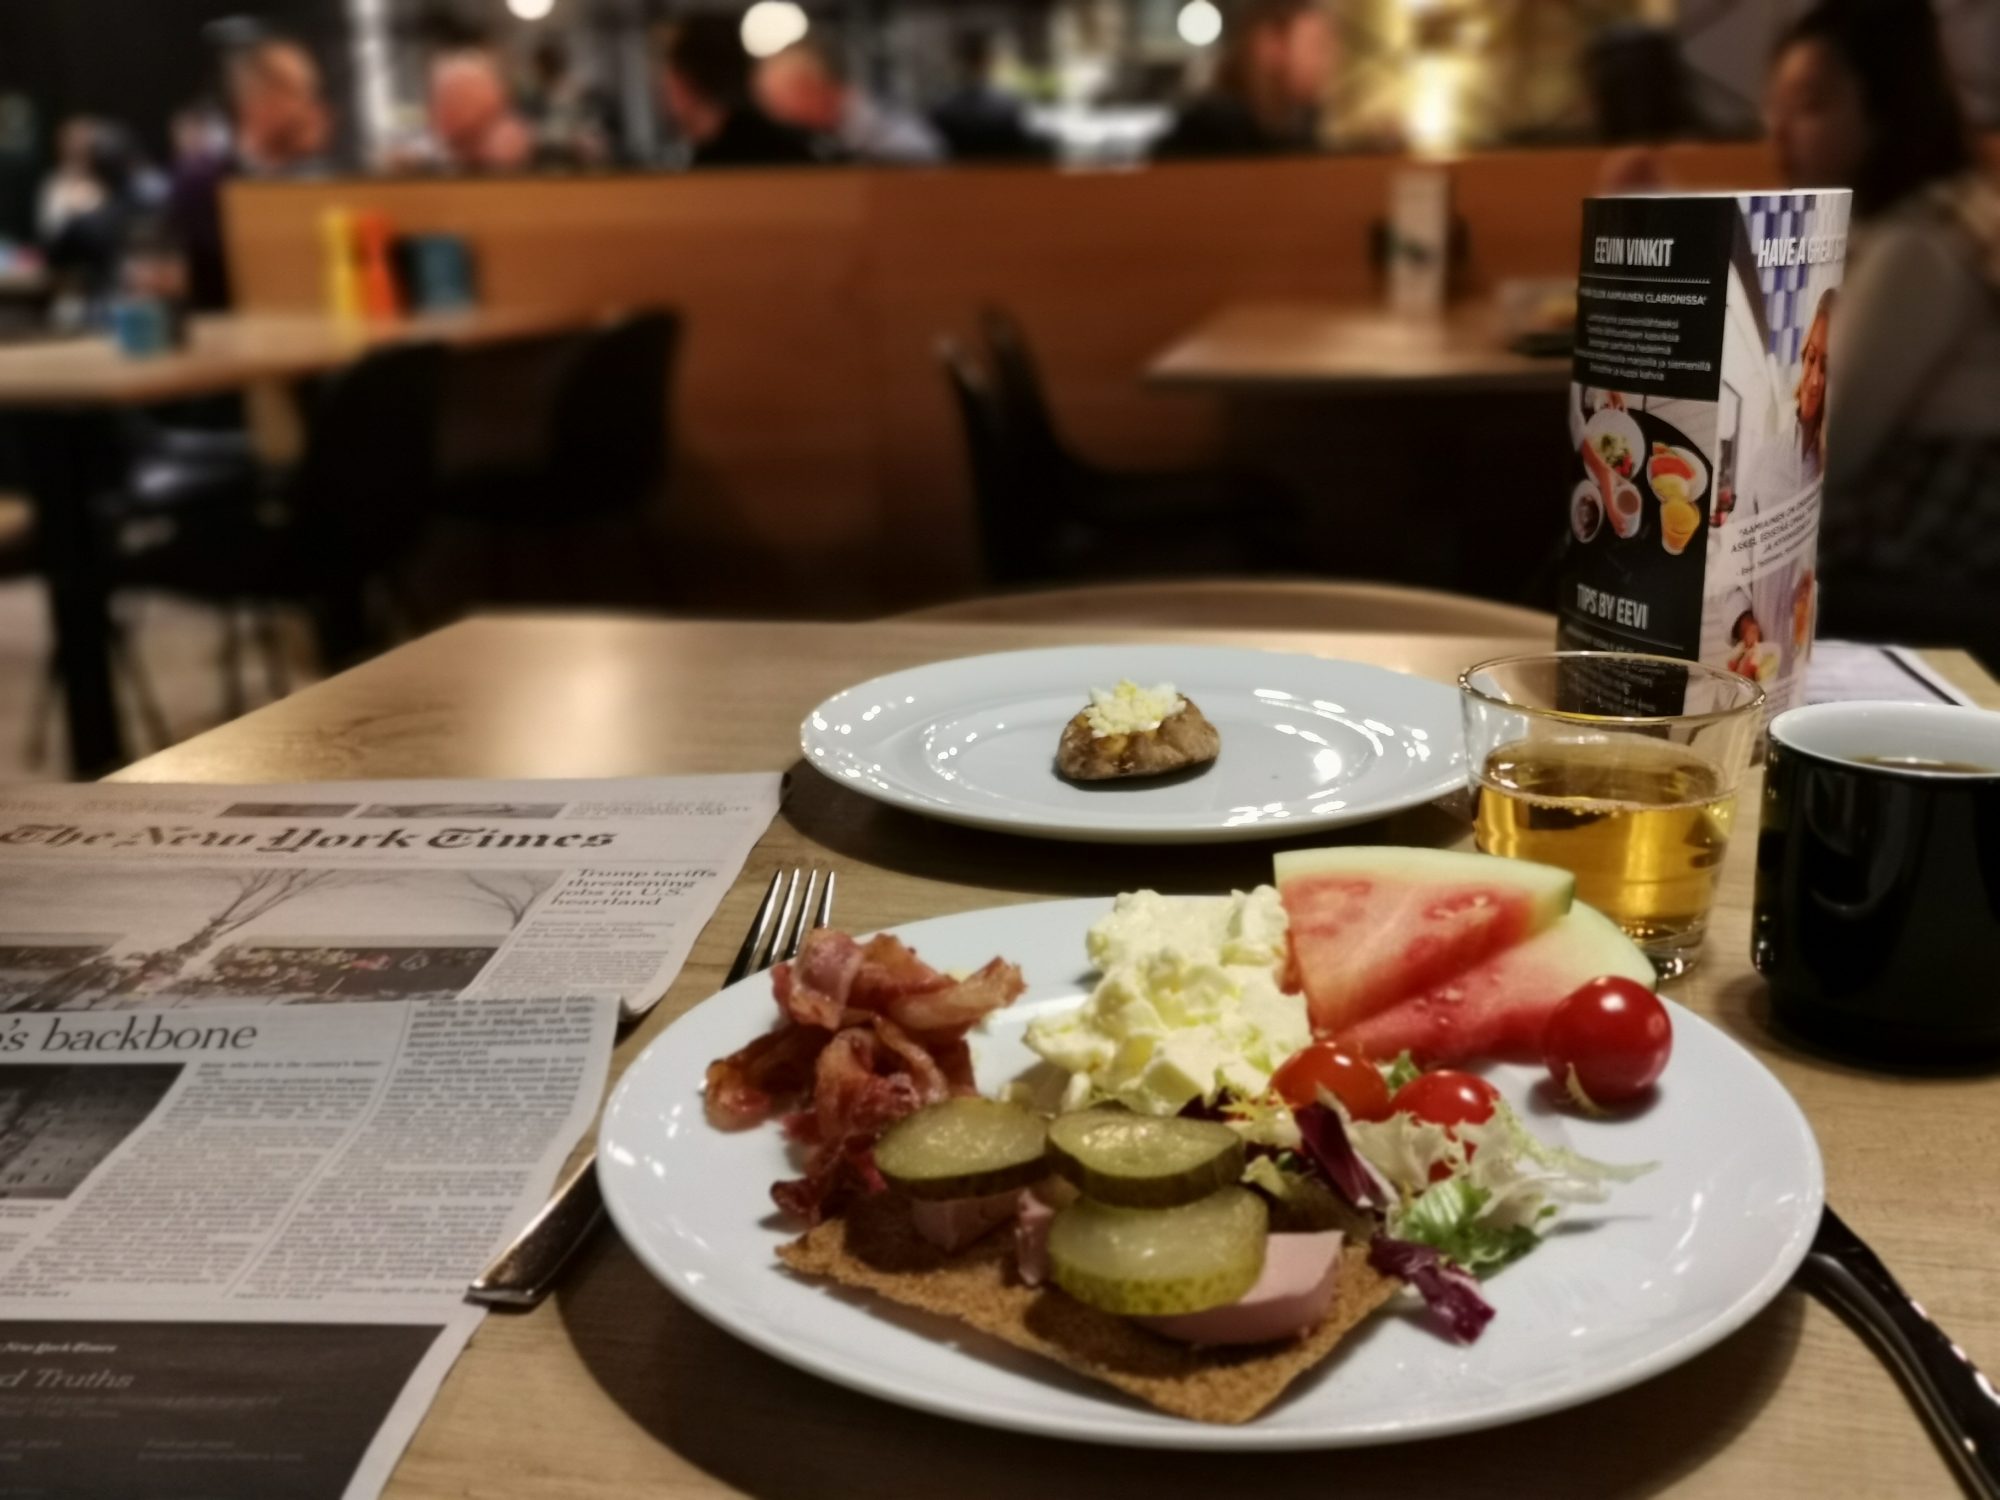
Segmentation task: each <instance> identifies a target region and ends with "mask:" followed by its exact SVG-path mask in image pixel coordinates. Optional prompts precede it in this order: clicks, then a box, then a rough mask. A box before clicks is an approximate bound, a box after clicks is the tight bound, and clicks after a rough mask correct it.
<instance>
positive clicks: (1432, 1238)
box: [1396, 1177, 1540, 1276]
mask: <svg viewBox="0 0 2000 1500" xmlns="http://www.w3.org/2000/svg"><path fill="white" fill-rule="evenodd" d="M1492 1200H1493V1195H1492V1194H1491V1193H1489V1192H1487V1191H1486V1190H1485V1189H1484V1188H1477V1187H1474V1186H1473V1185H1472V1184H1471V1183H1470V1182H1468V1181H1466V1179H1465V1178H1463V1177H1447V1178H1446V1179H1445V1180H1444V1181H1443V1182H1439V1183H1433V1184H1432V1185H1431V1186H1430V1187H1428V1188H1426V1189H1425V1190H1424V1191H1423V1192H1421V1193H1419V1194H1418V1195H1417V1196H1416V1198H1415V1199H1414V1200H1413V1201H1412V1202H1411V1203H1410V1204H1409V1205H1408V1206H1407V1207H1406V1208H1404V1209H1403V1211H1402V1212H1401V1213H1400V1214H1399V1215H1397V1217H1396V1233H1397V1234H1398V1235H1399V1236H1400V1237H1401V1238H1403V1239H1406V1240H1413V1241H1415V1242H1416V1243H1417V1244H1420V1245H1429V1246H1430V1247H1431V1248H1432V1249H1433V1250H1436V1251H1437V1252H1439V1253H1440V1254H1441V1255H1443V1256H1444V1257H1445V1258H1446V1259H1447V1260H1449V1261H1450V1262H1451V1263H1452V1264H1453V1265H1456V1266H1460V1267H1463V1268H1464V1269H1465V1270H1467V1271H1470V1272H1471V1273H1472V1274H1473V1275H1475V1276H1485V1275H1487V1274H1488V1273H1490V1272H1493V1271H1497V1270H1499V1269H1500V1268H1501V1267H1502V1266H1504V1265H1506V1264H1507V1263H1508V1262H1509V1261H1512V1260H1519V1259H1520V1258H1521V1257H1522V1256H1523V1255H1526V1254H1527V1253H1528V1252H1529V1251H1530V1250H1532V1249H1534V1248H1535V1246H1536V1245H1537V1244H1539V1243H1540V1236H1538V1235H1537V1234H1536V1233H1535V1231H1534V1229H1533V1228H1531V1227H1530V1226H1528V1225H1525V1224H1495V1223H1489V1222H1485V1221H1483V1220H1482V1219H1481V1215H1482V1214H1483V1213H1484V1212H1485V1210H1486V1208H1487V1207H1488V1205H1489V1204H1490V1203H1491V1202H1492Z"/></svg>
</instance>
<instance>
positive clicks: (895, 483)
mask: <svg viewBox="0 0 2000 1500" xmlns="http://www.w3.org/2000/svg"><path fill="white" fill-rule="evenodd" d="M1602 163H1603V158H1602V155H1601V153H1598V152H1595V151H1548V152H1534V153H1512V154H1496V155H1482V156H1478V157H1472V158H1468V159H1466V160H1464V161H1462V162H1459V163H1457V164H1455V166H1454V167H1453V172H1454V176H1455V182H1456V198H1457V203H1458V207H1459V210H1460V212H1461V213H1462V214H1463V215H1464V217H1465V218H1466V219H1467V221H1468V222H1469V225H1470V228H1471V235H1472V255H1471V261H1470V264H1469V265H1468V267H1467V269H1466V278H1465V279H1466V288H1467V290H1468V291H1469V292H1471V293H1473V294H1479V293H1483V292H1484V291H1485V290H1487V289H1489V288H1490V287H1491V285H1492V284H1493V283H1494V282H1495V281H1497V280H1499V279H1501V278H1504V277H1509V276H1520V275H1561V274H1565V273H1567V272H1569V271H1570V270H1572V269H1573V267H1574V265H1575V259H1576V241H1577V234H1578V227H1579V223H1580V204H1581V200H1582V198H1583V197H1584V196H1585V195H1586V194H1587V193H1589V192H1590V191H1591V189H1592V187H1593V185H1594V183H1595V181H1596V180H1597V176H1598V173H1599V172H1600V170H1601V168H1602ZM1400 165H1401V163H1399V162H1398V161H1397V160H1395V159H1392V158H1385V157H1327V158H1310V159H1305V158H1301V159H1293V160H1284V161H1269V162H1229V163H1217V164H1212V165H1210V164H1190V165H1186V166H1177V167H1173V168H1167V169H1158V170H1151V171H1136V172H1123V173H1092V174H1081V173H1060V172H1051V171H1047V170H1035V169H1011V168H994V169H961V170H951V171H928V172H894V173H886V172H885V173H872V172H852V171H849V172H835V171H820V172H808V173H797V172H788V173H782V174H769V173H733V174H721V175H711V176H626V177H604V178H588V179H507V180H495V181H484V182H481V181H414V182H382V181H367V180H357V181H335V182H324V183H288V184H243V185H239V186H236V187H233V188H232V189H231V192H230V202H229V215H230V236H231V244H232V247H233V254H234V256H235V261H236V274H237V284H238V286H239V288H240V292H239V298H240V301H241V303H242V305H243V306H245V307H246V308H257V309H305V308H313V307H316V306H318V305H319V298H320V286H321V281H320V257H319V238H318V228H317V226H318V222H319V216H320V214H321V212H322V211H323V210H324V209H325V208H326V207H328V206H329V205H332V204H336V203H337V204H340V205H343V206H346V207H349V208H357V209H358V208H375V209H379V210H381V211H382V212H383V213H385V214H387V215H388V217H389V218H390V220H391V221H392V222H393V223H394V224H395V225H396V226H397V227H398V229H400V230H403V231H419V230H441V231H450V232H455V233H459V234H463V235H465V236H466V237H467V238H468V239H470V240H471V241H472V242H473V243H474V244H475V245H476V246H477V253H478V255H479V258H480V263H481V271H482V279H483V283H484V287H485V292H486V295H487V297H488V298H489V300H491V301H493V302H496V303H502V304H506V303H511V304H517V305H574V306H579V307H590V308H601V307H614V306H628V305H634V304H638V303H645V302H665V303H670V304H672V305H674V306H677V307H679V308H681V309H682V311H683V312H684V313H685V314H686V316H687V318H688V320H689V342H688V348H687V360H686V365H685V367H684V371H683V374H684V379H683V384H682V389H681V394H680V403H679V408H678V412H677V416H678V419H679V423H680V434H681V445H680V470H679V472H678V473H677V474H676V483H675V486H674V493H673V496H672V500H671V508H670V515H669V517H668V525H669V530H670V533H671V535H672V537H673V538H674V540H675V542H676V543H677V545H678V547H679V549H680V550H681V551H682V552H683V553H684V554H685V555H686V556H687V557H688V558H690V559H693V560H694V567H695V571H696V572H697V573H698V574H699V575H700V576H701V578H702V581H703V582H704V583H706V584H707V585H709V589H708V592H707V593H706V594H705V593H703V591H701V590H697V591H696V595H695V597H697V598H698V599H704V600H706V601H707V602H713V600H714V599H718V598H722V597H725V596H727V597H731V598H738V599H739V600H740V602H741V603H742V604H743V606H744V607H746V608H754V609H758V610H759V611H760V612H764V613H772V612H787V611H790V612H810V611H815V610H826V611H847V612H852V611H865V610H867V609H870V608H873V607H877V606H879V605H884V604H892V603H896V602H900V601H903V600H906V599H916V598H924V597H930V596H934V595H938V594H943V593H949V592H952V591H954V590H957V589H961V588H963V587H966V586H968V585H969V584H970V583H971V582H972V581H973V577H974V555H973V548H972V526H971V517H970V499H969V494H968V491H967V485H966V480H965V474H964V459H963V453H962V449H961V446H960V439H959V435H958V432H957V428H956V419H955V416H954V414H953V412H952V409H951V406H950V404H949V401H948V400H947V397H946V394H945V390H944V387H943V383H942V380H941V378H940V376H939V374H938V372H937V368H936V363H935V359H934V356H933V345H934V342H935V339H936V337H937V335H938V334H940V333H942V332H946V331H957V332H959V333H961V334H964V335H969V334H970V333H971V331H972V329H973V326H974V320H975V317H976V314H977V310H978V308H979V307H980V305H981V304H982V303H984V302H986V301H989V300H990V301H995V302H999V303H1002V304H1004V305H1006V306H1007V307H1009V308H1010V309H1012V310H1013V311H1014V312H1015V313H1016V315H1017V316H1019V317H1020V318H1021V319H1022V321H1023V322H1024V323H1025V324H1026V325H1027V327H1028V329H1029V332H1030V334H1031V336H1032V338H1033V340H1034V342H1035V345H1036V348H1037V350H1038V352H1039V353H1040V355H1041V358H1042V361H1043V365H1044V368H1045V372H1046V375H1047V378H1048V381H1049V384H1050V387H1051V390H1052V392H1053V394H1054V396H1055V399H1056V403H1057V405H1058V407H1059V410H1060V413H1061V416H1062V419H1063V422H1064V425H1065V427H1066V428H1067V429H1068V430H1069V432H1070V433H1071V434H1072V436H1073V437H1074V439H1075V441H1076V442H1077V444H1078V445H1079V446H1080V447H1082V448H1084V449H1086V450H1087V451H1088V452H1090V453H1091V454H1092V455H1093V456H1097V457H1101V458H1102V459H1104V460H1105V461H1107V462H1113V463H1120V464H1131V465H1145V464H1178V463H1189V462H1197V461H1201V460H1204V459H1212V458H1214V457H1215V456H1217V454H1218V452H1219V449H1220V444H1221V436H1222V430H1223V423H1222V421H1221V414H1220V413H1219V412H1218V411H1217V410H1216V409H1215V408H1214V406H1213V405H1212V404H1210V403H1208V402H1205V401H1203V400H1202V399H1200V398H1197V397H1190V396H1181V395H1163V394H1160V393H1157V392H1153V391H1149V390H1148V389H1146V388H1145V386H1144V385H1143V383H1142V381H1141V378H1140V376H1141V372H1142V370H1143V368H1144V366H1145V364H1146V362H1147V360H1148V359H1149V358H1150V357H1151V356H1152V355H1153V354H1154V353H1155V352H1157V351H1158V350H1159V349H1160V348H1161V347H1162V346H1163V345H1165V344H1167V343H1168V342H1170V341H1171V340H1172V339H1173V338H1174V337H1175V336H1177V335H1178V334H1179V333H1181V332H1182V331H1183V330H1185V329H1186V328H1187V327H1189V326H1190V325H1191V324H1193V323H1194V322H1196V321H1197V320H1199V319H1200V318H1201V317H1202V316H1204V315H1205V314H1206V313H1208V312H1210V311H1211V310H1213V309H1214V308H1216V307H1218V306H1220V305H1222V304H1224V303H1227V302H1230V301H1236V300H1241V299H1250V298H1259V297H1272V298H1286V297H1290V298H1297V297H1307V298H1325V299H1328V300H1331V301H1364V300H1367V299H1369V298H1372V297H1373V296H1374V295H1375V294H1376V287H1375V278H1374V273H1373V271H1372V270H1371V268H1370V266H1369V264H1368V260H1367V254H1366V248H1367V243H1368V234H1369V228H1370V225H1371V224H1372V223H1373V221H1374V220H1375V219H1376V218H1377V217H1379V215H1380V214H1381V211H1382V205H1383V203H1384V201H1385V194H1386V189H1387V181H1388V177H1389V175H1390V174H1391V173H1392V172H1393V171H1395V170H1396V169H1397V168H1398V167H1399V166H1400ZM1669 165H1670V170H1671V171H1672V172H1673V173H1674V175H1675V179H1676V180H1677V181H1681V182H1685V183H1688V184H1690V185H1694V186H1721V185H1736V186H1752V185H1757V184H1760V183H1763V182H1765V181H1768V180H1769V166H1768V163H1767V162H1766V160H1765V157H1764V154H1763V152H1762V150H1761V149H1760V148H1758V147H1754V146H1741V147H1738V146H1729V147H1696V148H1677V149H1676V150H1674V151H1672V152H1670V153H1669ZM732 570H735V571H737V572H742V571H744V570H750V571H749V576H746V577H742V578H739V579H737V580H735V581H734V582H729V581H727V580H724V581H722V582H721V583H718V578H719V577H720V575H723V574H727V573H729V572H731V571H732Z"/></svg>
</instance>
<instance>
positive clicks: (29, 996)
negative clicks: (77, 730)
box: [0, 775, 780, 1015]
mask: <svg viewBox="0 0 2000 1500" xmlns="http://www.w3.org/2000/svg"><path fill="white" fill-rule="evenodd" d="M779 793H780V778H779V777H777V776H775V775H768V776H764V775H760V776H697V777H675V778H656V779H635V780H621V781H525V782H452V781H413V782H351V783H341V782H323V783H316V784H313V785H309V786H256V787H195V786H123V785H105V784H100V785H95V786H54V787H32V788H21V789H8V790H7V791H5V792H4V793H0V1013H24V1012H25V1013H33V1012H39V1011H69V1010H86V1011H121V1010H136V1009H149V1008H160V1009H179V1008H183V1007H188V1006H206V1005H231V1006H240V1005H297V1004H320V1003H325V1002H329V1001H348V1000H426V999H440V998H445V997H450V996H457V995H524V994H536V995H572V994H574V995H609V996H612V997H614V998H615V999H617V1000H618V1001H619V1003H620V1004H621V1006H623V1007H624V1010H625V1012H626V1014H628V1015H637V1014H642V1013H644V1012H645V1011H646V1010H647V1009H649V1008H650V1007H651V1006H652V1005H654V1004H655V1003H657V1001H658V1000H659V999H660V997H661V996H662V995H663V994H664V993H665V992H666V990H667V987H668V986H669V985H670V984H671V983H672V981H673V979H674V976H675V975H676V974H677V973H678V972H679V971H680V967H681V965H682V964H683V963H684V962H685V961H686V958H687V953H688V950H689V948H690V947H691V946H692V944H693V942H694V938H695V936H696V934H698V933H699V932H700V931H701V929H702V927H703V926H704V925H705V924H706V923H707V921H708V919H709V917H710V916H712V915H713V914H714V911H715V908H716V905H717V903H718V902H719V901H720V900H721V898H722V895H723V893H724V892H725V891H727V890H728V889H729V887H730V885H731V884H732V883H733V882H734V880H735V879H736V877H737V875H738V874H739V873H741V871H742V868H743V863H744V860H745V859H746V858H748V856H749V853H750V850H751V848H752V847H753V846H754V845H755V843H756V841H757V839H758V838H759V837H760V836H761V835H762V834H763V832H764V830H765V828H766V827H768V826H769V824H770V821H771V819H772V817H773V816H774V815H775V814H776V812H777V807H778V800H779Z"/></svg>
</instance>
